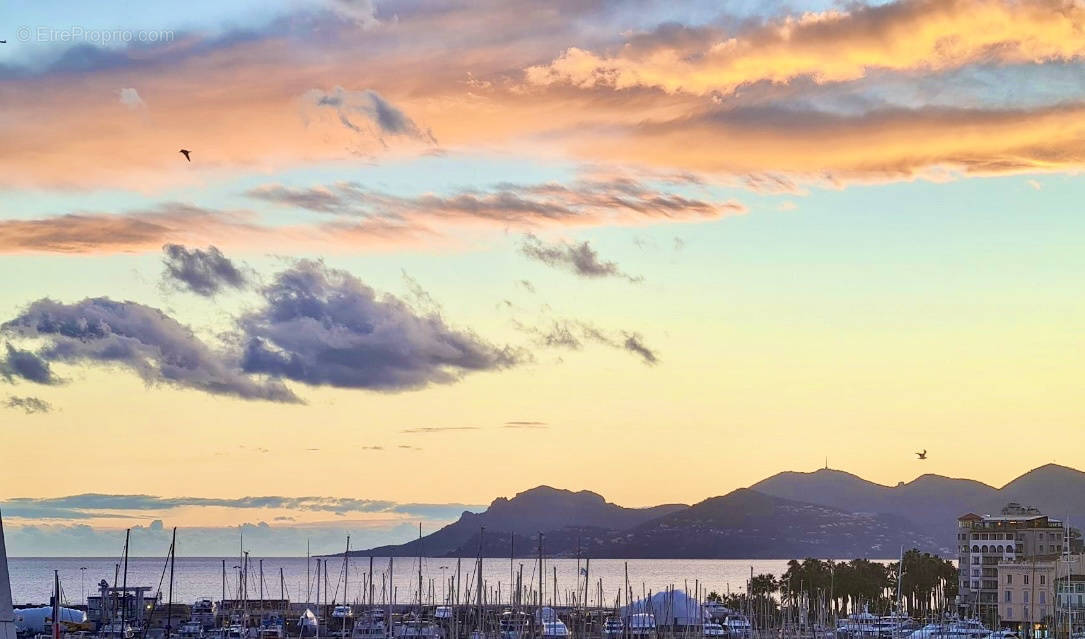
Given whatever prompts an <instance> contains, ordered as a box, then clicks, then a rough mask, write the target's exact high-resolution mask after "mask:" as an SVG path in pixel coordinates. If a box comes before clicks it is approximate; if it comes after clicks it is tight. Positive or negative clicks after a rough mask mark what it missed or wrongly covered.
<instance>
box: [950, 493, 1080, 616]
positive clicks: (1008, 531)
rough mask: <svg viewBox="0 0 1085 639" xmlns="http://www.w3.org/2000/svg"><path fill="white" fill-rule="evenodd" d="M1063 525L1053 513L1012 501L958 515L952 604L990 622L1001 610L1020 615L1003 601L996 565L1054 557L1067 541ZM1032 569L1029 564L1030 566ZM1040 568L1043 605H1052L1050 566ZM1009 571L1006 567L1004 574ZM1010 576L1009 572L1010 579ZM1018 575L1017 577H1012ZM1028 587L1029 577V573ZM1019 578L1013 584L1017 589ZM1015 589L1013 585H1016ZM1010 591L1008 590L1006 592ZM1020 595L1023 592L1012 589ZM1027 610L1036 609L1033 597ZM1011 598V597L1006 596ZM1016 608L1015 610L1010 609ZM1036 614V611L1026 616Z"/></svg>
mask: <svg viewBox="0 0 1085 639" xmlns="http://www.w3.org/2000/svg"><path fill="white" fill-rule="evenodd" d="M1065 539H1066V530H1065V528H1064V526H1063V523H1062V522H1061V521H1059V520H1057V519H1052V518H1051V517H1048V516H1047V515H1045V514H1043V513H1041V512H1040V511H1038V510H1036V509H1035V508H1025V507H1023V506H1021V505H1020V504H1017V503H1010V504H1007V505H1006V507H1005V508H1003V509H1002V511H1001V512H1000V513H999V514H998V515H982V516H981V515H976V514H974V513H969V514H967V515H963V516H961V517H959V518H958V519H957V549H958V557H957V559H958V563H957V568H958V580H959V583H958V595H957V608H958V612H959V613H960V614H962V615H967V616H974V617H978V618H980V619H981V620H983V621H984V622H986V623H988V624H989V625H992V626H995V625H997V624H998V623H999V620H1000V618H1002V611H1003V610H1006V611H1007V612H1013V613H1015V614H1014V618H1019V617H1021V615H1019V614H1016V613H1020V612H1022V611H1021V605H1022V604H1023V603H1024V602H1021V603H1016V605H1013V606H1012V607H1009V606H1005V604H1006V603H1007V602H1005V601H1003V600H1004V599H1005V597H1006V595H1005V592H1006V591H1005V590H1004V589H1003V588H1002V586H1003V585H1004V584H1003V583H1002V582H1003V578H1001V577H1000V575H999V569H1000V566H1001V565H1003V564H1005V565H1006V566H1007V570H1008V571H1013V572H1014V574H1015V575H1016V569H1015V568H1012V567H1013V566H1015V565H1016V562H1025V564H1026V565H1027V564H1028V563H1029V562H1032V561H1033V560H1037V561H1039V560H1044V559H1050V558H1053V557H1057V556H1058V554H1059V553H1061V552H1062V551H1063V546H1064V544H1065V543H1066V542H1065ZM1030 569H1031V568H1030ZM1053 570H1054V569H1053V568H1052V572H1051V574H1050V575H1049V574H1047V573H1046V572H1044V573H1043V580H1044V585H1045V587H1049V588H1050V592H1048V591H1046V590H1045V591H1044V593H1045V594H1044V595H1043V598H1044V600H1045V601H1047V606H1048V607H1049V608H1050V607H1053V603H1052V601H1051V600H1053V599H1054V580H1055V577H1054V572H1053ZM1008 574H1010V572H1007V575H1008ZM1013 578H1014V577H1011V579H1013ZM1016 578H1017V579H1021V578H1022V577H1016ZM1029 580H1030V584H1029V585H1030V587H1031V586H1033V585H1035V584H1033V583H1032V577H1030V578H1029ZM1019 585H1020V582H1018V583H1015V584H1013V586H1014V588H1015V589H1016V588H1017V586H1019ZM1015 591H1016V590H1015ZM1014 596H1015V595H1013V594H1011V595H1010V597H1011V598H1012V597H1014ZM1016 596H1018V597H1023V596H1024V595H1023V594H1017V595H1016ZM1032 596H1033V595H1032V594H1031V591H1030V595H1029V597H1030V602H1029V603H1030V607H1029V608H1028V612H1029V614H1030V615H1035V613H1037V612H1038V611H1039V610H1040V608H1037V607H1032V604H1038V602H1034V601H1032V599H1031V598H1032ZM1010 603H1015V602H1010ZM1013 608H1016V609H1017V610H1013ZM1029 619H1030V620H1035V619H1037V617H1036V616H1031V617H1029Z"/></svg>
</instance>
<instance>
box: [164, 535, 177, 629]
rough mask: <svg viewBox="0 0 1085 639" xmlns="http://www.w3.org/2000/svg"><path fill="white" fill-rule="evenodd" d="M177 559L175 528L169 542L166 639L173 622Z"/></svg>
mask: <svg viewBox="0 0 1085 639" xmlns="http://www.w3.org/2000/svg"><path fill="white" fill-rule="evenodd" d="M176 559H177V527H176V526H174V527H173V540H172V541H171V542H170V594H169V599H168V600H167V603H166V638H167V639H169V636H170V622H171V621H172V620H173V566H174V562H175V561H176Z"/></svg>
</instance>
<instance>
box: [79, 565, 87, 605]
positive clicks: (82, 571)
mask: <svg viewBox="0 0 1085 639" xmlns="http://www.w3.org/2000/svg"><path fill="white" fill-rule="evenodd" d="M86 574H87V567H86V566H80V567H79V601H81V602H82V603H87V593H86V591H85V590H84V588H83V578H84V577H85V576H86Z"/></svg>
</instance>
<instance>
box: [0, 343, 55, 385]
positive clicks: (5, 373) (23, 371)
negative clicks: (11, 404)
mask: <svg viewBox="0 0 1085 639" xmlns="http://www.w3.org/2000/svg"><path fill="white" fill-rule="evenodd" d="M4 350H5V351H6V352H7V354H6V355H5V356H4V358H3V359H0V377H3V378H4V379H5V380H6V381H9V382H11V381H14V380H15V378H19V379H25V380H26V381H28V382H35V383H37V384H58V383H60V380H59V379H58V378H57V377H56V376H55V375H54V374H53V370H52V368H51V367H50V366H49V362H47V361H45V360H43V359H42V358H40V357H38V356H37V355H35V354H34V353H31V352H30V351H24V350H21V349H18V348H15V347H14V346H12V345H11V344H4Z"/></svg>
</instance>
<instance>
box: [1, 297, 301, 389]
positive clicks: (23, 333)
mask: <svg viewBox="0 0 1085 639" xmlns="http://www.w3.org/2000/svg"><path fill="white" fill-rule="evenodd" d="M0 332H3V333H4V334H6V335H9V336H12V337H19V338H26V339H35V340H44V341H45V342H46V345H45V346H43V347H42V348H41V349H40V350H39V351H38V353H37V356H38V357H39V358H40V359H42V360H44V361H47V362H65V363H69V364H82V363H90V364H98V365H113V366H120V367H123V368H127V369H129V370H131V371H133V372H135V373H136V374H138V375H139V376H140V377H141V378H142V379H143V380H144V381H145V382H147V383H148V384H170V385H174V386H178V387H181V388H193V389H197V390H201V391H204V392H208V393H212V394H218V395H231V396H234V397H240V398H243V399H262V400H270V401H279V402H298V401H300V400H299V399H298V397H297V396H296V395H294V393H293V392H292V391H290V389H288V388H287V387H286V386H284V385H283V384H282V382H280V381H278V380H274V379H272V380H258V379H256V378H253V377H251V376H248V375H246V374H244V373H243V372H242V371H241V370H240V369H239V368H238V367H237V364H236V362H235V361H233V358H232V357H230V356H229V355H227V354H225V353H222V352H218V351H215V350H213V349H212V348H210V347H209V346H207V344H205V343H204V342H202V341H201V340H200V339H199V338H198V337H196V335H195V334H194V333H193V332H192V329H190V328H188V327H187V326H185V325H183V324H181V323H179V322H178V321H177V320H175V319H173V318H172V317H170V316H168V315H166V314H165V313H163V312H162V311H160V310H158V309H156V308H152V307H150V306H145V305H143V304H139V303H137V302H128V301H125V302H118V301H114V300H111V299H109V298H104V297H98V298H87V299H84V300H82V301H80V302H76V303H73V304H64V303H62V302H57V301H54V300H51V299H48V298H43V299H40V300H38V301H36V302H33V303H31V304H30V306H29V307H28V308H27V309H26V310H24V311H23V312H22V313H20V314H19V315H18V316H16V317H15V318H14V319H12V320H9V321H7V322H5V323H4V324H2V325H0ZM10 352H11V351H10V349H9V358H10Z"/></svg>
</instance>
